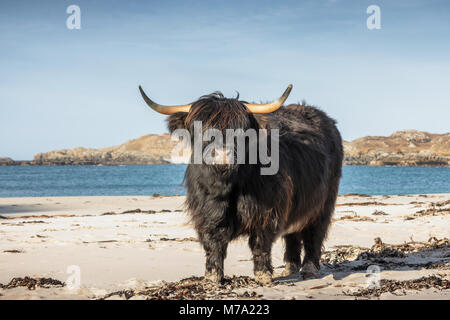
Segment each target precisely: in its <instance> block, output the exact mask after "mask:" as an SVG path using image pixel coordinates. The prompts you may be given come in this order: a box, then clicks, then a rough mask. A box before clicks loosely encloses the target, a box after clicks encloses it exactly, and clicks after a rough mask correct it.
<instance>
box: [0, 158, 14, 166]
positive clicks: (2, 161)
mask: <svg viewBox="0 0 450 320" xmlns="http://www.w3.org/2000/svg"><path fill="white" fill-rule="evenodd" d="M14 162H15V161H14V160H13V159H11V158H0V166H10V165H13V164H14Z"/></svg>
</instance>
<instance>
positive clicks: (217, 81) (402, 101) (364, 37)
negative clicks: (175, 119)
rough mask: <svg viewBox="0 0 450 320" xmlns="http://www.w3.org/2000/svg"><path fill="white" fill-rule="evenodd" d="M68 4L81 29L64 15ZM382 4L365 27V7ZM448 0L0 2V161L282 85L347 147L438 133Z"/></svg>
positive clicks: (446, 110)
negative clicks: (404, 133) (364, 139)
mask: <svg viewBox="0 0 450 320" xmlns="http://www.w3.org/2000/svg"><path fill="white" fill-rule="evenodd" d="M71 4H76V5H78V6H79V7H80V8H81V30H69V29H67V28H66V19H67V17H68V16H69V15H68V14H67V13H66V8H67V7H68V6H69V5H71ZM371 4H376V5H378V6H380V8H381V29H380V30H368V29H367V27H366V19H367V17H368V14H367V13H366V9H367V7H368V6H369V5H371ZM449 40H450V2H449V1H445V0H442V1H425V0H423V1H419V0H397V1H376V0H372V1H364V0H355V1H344V0H334V1H330V0H314V1H300V0H296V1H261V0H260V1H242V0H241V1H233V0H228V1H223V0H221V1H216V0H209V1H78V0H71V1H39V2H38V1H7V0H2V1H1V2H0V43H1V44H0V45H1V47H0V157H2V156H9V157H13V158H14V159H31V158H32V157H33V155H34V154H35V153H37V152H45V151H50V150H54V149H61V148H73V147H79V146H83V147H105V146H110V145H116V144H120V143H122V142H124V141H126V140H129V139H132V138H137V137H139V136H142V135H144V134H148V133H163V132H167V129H166V124H165V122H164V119H165V118H166V117H165V116H163V115H159V114H156V113H155V112H152V111H151V110H150V109H148V108H147V107H146V106H145V104H144V103H143V101H142V100H141V98H140V95H139V91H138V89H137V88H138V85H139V84H141V85H142V86H143V87H144V89H145V90H146V92H147V93H148V95H149V96H150V97H151V98H152V99H154V100H155V101H157V102H160V103H163V104H180V103H187V102H191V101H194V100H195V99H196V98H198V97H199V96H201V95H203V94H207V93H210V92H212V91H216V90H220V91H222V92H223V93H224V94H225V95H226V96H234V95H235V92H236V91H239V93H240V95H241V98H242V99H244V100H248V101H266V100H271V99H273V98H275V97H277V96H279V95H280V94H281V93H282V92H283V91H284V89H285V88H286V86H287V85H288V84H289V83H292V84H293V85H294V89H293V90H292V93H291V96H290V97H289V99H288V101H287V102H288V103H294V102H297V101H301V100H302V99H305V100H306V101H308V102H309V103H311V104H314V105H317V106H319V107H321V108H322V109H323V110H325V111H326V112H328V114H329V115H331V116H332V117H333V118H335V119H336V120H337V121H338V126H339V129H340V130H341V133H342V136H343V137H344V139H346V140H351V139H354V138H357V137H361V136H365V135H389V134H391V133H392V132H394V131H396V130H400V129H418V130H426V131H430V132H436V133H444V132H448V131H450V126H449V123H450V121H449V119H450V102H449V101H450V89H449V88H450V56H449V53H450V41H449Z"/></svg>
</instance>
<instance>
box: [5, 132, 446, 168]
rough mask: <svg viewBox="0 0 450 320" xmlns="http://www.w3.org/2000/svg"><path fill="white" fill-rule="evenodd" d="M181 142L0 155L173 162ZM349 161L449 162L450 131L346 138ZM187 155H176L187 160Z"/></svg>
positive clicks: (46, 161) (78, 161)
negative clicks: (173, 156)
mask: <svg viewBox="0 0 450 320" xmlns="http://www.w3.org/2000/svg"><path fill="white" fill-rule="evenodd" d="M177 143H178V142H176V141H172V140H171V139H170V135H168V134H161V135H157V134H150V135H146V136H143V137H140V138H137V139H134V140H130V141H128V142H125V143H123V144H121V145H119V146H114V147H108V148H100V149H88V148H74V149H64V150H56V151H50V152H46V153H38V154H36V155H35V157H34V160H32V161H14V160H12V159H11V158H0V165H29V164H34V165H127V164H163V163H170V159H171V152H172V149H173V147H174V146H175V145H176V144H177ZM344 153H345V156H344V164H345V165H369V166H386V165H390V166H448V165H449V164H450V133H447V134H432V133H428V132H423V131H416V130H404V131H397V132H395V133H393V134H391V135H390V136H388V137H382V136H367V137H363V138H359V139H355V140H353V141H351V142H348V141H344ZM185 160H186V159H181V157H180V159H178V158H177V159H176V161H175V162H176V163H183V161H185Z"/></svg>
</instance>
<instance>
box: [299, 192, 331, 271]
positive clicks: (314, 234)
mask: <svg viewBox="0 0 450 320" xmlns="http://www.w3.org/2000/svg"><path fill="white" fill-rule="evenodd" d="M335 190H336V192H332V194H331V195H329V196H328V198H327V200H326V201H325V205H324V207H323V210H322V211H321V212H320V214H319V216H318V217H317V219H315V220H314V222H313V223H311V224H310V225H308V226H307V227H306V228H305V229H303V230H302V240H303V247H304V249H305V258H304V261H303V266H302V270H301V273H302V275H303V278H305V279H307V278H317V276H318V272H319V269H320V257H321V255H322V245H323V241H324V240H325V238H326V236H327V232H328V228H329V226H330V222H331V216H332V215H333V211H334V206H335V203H336V196H337V186H336V188H335Z"/></svg>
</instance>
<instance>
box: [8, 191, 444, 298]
mask: <svg viewBox="0 0 450 320" xmlns="http://www.w3.org/2000/svg"><path fill="white" fill-rule="evenodd" d="M446 200H450V194H437V195H427V196H420V195H417V196H390V197H385V196H376V197H375V196H374V197H362V196H341V197H339V199H338V206H337V207H336V212H335V216H334V218H335V221H334V223H333V225H332V227H331V230H330V233H329V236H328V240H327V241H326V244H325V249H326V250H331V249H333V247H334V246H336V245H353V246H361V247H371V246H372V245H373V244H374V238H376V237H380V238H381V239H382V240H383V242H385V243H389V244H401V243H403V242H407V241H411V239H413V240H415V241H427V240H428V239H429V238H430V237H436V238H444V237H447V238H449V237H450V228H449V222H450V215H449V214H436V215H426V216H422V217H416V218H415V219H412V220H405V217H406V216H408V215H412V214H414V213H416V212H417V211H419V210H422V209H426V208H428V207H429V206H430V204H431V203H433V202H440V201H446ZM183 201H184V197H159V198H154V197H143V196H126V197H49V198H0V217H3V218H4V219H0V239H1V240H2V241H0V283H3V284H7V283H9V281H10V280H11V279H12V278H14V277H25V276H30V277H50V278H54V279H58V280H61V281H64V282H66V280H67V279H68V277H69V274H68V273H66V270H67V267H68V266H71V265H75V266H79V267H80V270H81V288H80V289H77V290H70V289H68V288H51V289H45V288H38V289H36V290H28V289H26V288H14V289H0V299H45V298H46V299H55V298H57V299H58V298H60V299H87V298H99V297H101V296H102V295H104V294H106V293H108V292H111V291H116V290H119V289H129V288H143V287H145V286H149V285H154V284H160V283H162V282H161V281H162V280H164V281H177V280H180V279H182V278H186V277H190V276H192V275H195V276H202V275H203V271H204V256H203V251H202V248H201V247H200V245H199V243H198V242H196V241H195V238H196V234H195V231H194V230H193V229H192V227H191V226H190V225H189V224H188V217H187V215H186V214H185V213H184V212H176V211H175V210H182V203H183ZM364 202H368V203H369V204H368V205H356V206H355V205H354V204H355V203H364ZM374 203H375V204H374ZM376 203H378V204H376ZM379 203H382V204H383V205H380V204H379ZM447 207H448V206H447ZM135 209H141V210H154V211H157V213H154V214H148V213H130V214H115V215H111V214H108V215H102V214H103V213H107V212H115V213H122V212H124V211H127V210H135ZM163 209H165V210H170V211H171V212H159V211H161V210H163ZM375 210H381V211H383V212H385V213H387V215H372V213H373V212H374V211H375ZM355 215H357V217H356V218H355V219H354V220H355V221H354V220H349V219H344V220H339V219H340V218H342V217H344V216H350V217H352V216H355ZM364 217H368V218H371V219H373V221H361V218H362V219H364ZM167 239H168V240H167ZM8 250H18V251H19V252H16V253H13V252H5V251H8ZM445 250H449V248H446V249H445ZM435 256H436V255H435ZM272 257H273V265H274V268H275V273H276V274H279V273H281V271H282V266H283V264H284V263H283V261H282V257H283V246H282V242H281V241H280V240H279V241H277V242H276V244H275V245H274V248H273V253H272ZM448 257H449V255H448V253H447V258H445V256H444V257H441V256H439V259H440V260H439V261H440V262H444V263H449V262H450V258H448ZM415 259H416V258H415ZM426 259H430V261H437V260H436V259H437V258H436V257H434V258H433V257H431V256H430V257H428V256H427V257H426ZM433 259H434V260H433ZM225 274H226V275H229V276H230V275H240V276H241V275H248V276H252V261H251V254H250V251H249V249H248V246H247V240H246V239H242V240H237V241H235V242H233V243H232V244H231V245H230V246H229V249H228V256H227V259H226V261H225ZM432 274H439V275H441V276H443V277H444V278H446V279H449V278H450V270H449V269H448V268H447V269H445V268H443V269H433V268H431V269H424V268H412V269H411V268H410V270H382V272H381V274H380V277H381V279H397V280H408V279H417V278H420V277H423V276H427V275H432ZM281 281H282V283H281V284H279V285H277V286H273V287H262V288H257V289H255V290H254V291H256V292H257V293H259V294H262V295H263V298H266V299H291V298H296V299H354V297H352V296H348V295H344V294H343V291H355V290H358V289H364V288H366V286H367V285H366V281H367V277H366V272H365V271H364V270H362V271H353V272H344V273H342V272H341V273H339V272H335V273H331V272H330V271H329V270H328V271H326V270H325V271H321V274H320V278H319V279H313V280H301V279H300V278H299V277H292V279H291V280H286V279H281ZM449 291H450V290H437V289H426V290H425V289H424V290H416V291H414V290H408V291H405V292H403V293H401V295H394V294H391V293H383V294H382V295H381V297H380V298H384V299H399V298H407V299H411V298H422V299H423V298H432V299H435V298H438V299H442V298H444V299H448V298H450V292H449ZM405 293H406V294H405Z"/></svg>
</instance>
